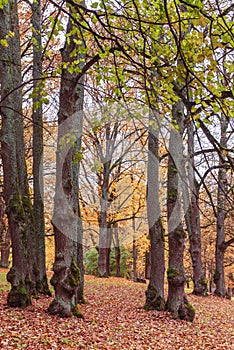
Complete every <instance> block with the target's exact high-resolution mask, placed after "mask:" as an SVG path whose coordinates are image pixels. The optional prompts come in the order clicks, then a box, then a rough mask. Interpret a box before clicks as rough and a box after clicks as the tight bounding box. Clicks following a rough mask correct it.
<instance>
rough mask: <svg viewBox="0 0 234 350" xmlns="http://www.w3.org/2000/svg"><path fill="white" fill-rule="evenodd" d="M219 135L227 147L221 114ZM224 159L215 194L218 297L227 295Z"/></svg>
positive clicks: (216, 281)
mask: <svg viewBox="0 0 234 350" xmlns="http://www.w3.org/2000/svg"><path fill="white" fill-rule="evenodd" d="M220 123H221V137H220V145H221V146H222V147H223V148H224V149H225V148H226V147H227V129H228V123H229V121H228V119H227V117H225V116H221V120H220ZM224 162H225V160H224V159H223V158H220V160H219V165H220V168H219V172H218V194H217V218H216V246H215V273H214V282H215V285H216V289H215V294H217V295H218V296H220V297H225V296H226V295H227V291H226V284H225V272H224V255H225V217H226V201H227V198H226V195H227V170H226V169H225V168H224V167H223V164H224Z"/></svg>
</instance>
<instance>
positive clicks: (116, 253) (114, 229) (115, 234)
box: [113, 223, 121, 277]
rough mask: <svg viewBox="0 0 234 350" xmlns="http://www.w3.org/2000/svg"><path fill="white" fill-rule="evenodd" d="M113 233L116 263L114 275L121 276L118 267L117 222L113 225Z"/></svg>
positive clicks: (119, 255) (119, 254)
mask: <svg viewBox="0 0 234 350" xmlns="http://www.w3.org/2000/svg"><path fill="white" fill-rule="evenodd" d="M113 226H114V227H113V233H114V235H113V236H114V246H115V265H116V277H121V268H120V257H121V253H120V245H119V228H118V223H115V224H114V225H113Z"/></svg>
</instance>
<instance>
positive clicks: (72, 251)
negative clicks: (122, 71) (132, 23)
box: [48, 19, 83, 317]
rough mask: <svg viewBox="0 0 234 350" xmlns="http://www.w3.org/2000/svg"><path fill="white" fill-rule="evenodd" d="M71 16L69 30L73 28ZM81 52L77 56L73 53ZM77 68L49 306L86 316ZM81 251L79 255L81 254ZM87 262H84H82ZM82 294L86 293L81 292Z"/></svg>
mask: <svg viewBox="0 0 234 350" xmlns="http://www.w3.org/2000/svg"><path fill="white" fill-rule="evenodd" d="M73 29H74V28H73V24H72V20H71V19H69V22H68V26H67V34H70V33H71V31H72V30H73ZM76 40H77V35H75V34H73V35H69V40H66V43H65V47H64V49H63V51H62V59H63V62H65V63H70V64H72V63H74V61H75V60H77V57H78V58H79V57H80V56H79V46H78V45H77V44H76ZM75 51H76V52H77V55H76V57H74V55H71V54H72V53H73V54H74V52H75ZM77 74H78V73H76V71H75V70H74V72H73V73H69V72H68V70H67V69H64V70H63V71H62V76H61V86H60V106H59V113H58V146H57V155H56V189H55V207H54V215H53V225H54V233H55V262H54V266H53V271H54V275H53V277H52V279H51V284H52V285H53V286H54V289H55V298H54V300H53V301H52V303H51V304H50V306H49V309H48V312H49V313H50V314H57V315H59V316H61V317H69V316H71V315H72V314H73V315H75V316H77V317H83V316H82V315H81V314H80V313H79V311H78V307H77V303H78V301H80V299H82V301H83V289H82V288H80V285H81V283H83V277H81V273H83V271H81V269H80V268H79V267H78V262H79V264H81V259H82V264H83V258H82V257H83V252H82V237H81V233H82V225H81V222H80V211H79V203H78V188H79V183H78V180H77V177H78V170H79V166H78V163H79V161H80V148H79V147H80V142H81V141H80V140H81V132H82V130H81V129H82V111H81V110H80V106H81V99H82V101H83V91H82V89H83V85H82V84H80V80H78V79H77ZM78 254H80V255H79V257H78ZM82 266H83V265H82ZM81 294H82V295H81Z"/></svg>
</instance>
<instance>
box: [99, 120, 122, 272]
mask: <svg viewBox="0 0 234 350" xmlns="http://www.w3.org/2000/svg"><path fill="white" fill-rule="evenodd" d="M105 131H106V145H105V154H104V150H102V149H101V147H100V143H99V140H97V139H96V143H97V149H98V156H99V159H100V161H101V163H102V167H103V172H102V181H101V184H100V193H101V196H100V215H99V247H98V275H99V277H108V276H109V275H110V268H109V265H110V263H109V259H110V248H111V240H112V234H111V229H110V227H109V225H108V222H107V215H108V207H109V181H110V174H111V161H112V157H113V153H114V149H115V142H116V138H117V133H118V123H117V122H115V123H114V126H113V130H112V131H111V123H110V122H108V123H107V124H106V126H105Z"/></svg>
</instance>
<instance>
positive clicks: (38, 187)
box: [31, 0, 51, 295]
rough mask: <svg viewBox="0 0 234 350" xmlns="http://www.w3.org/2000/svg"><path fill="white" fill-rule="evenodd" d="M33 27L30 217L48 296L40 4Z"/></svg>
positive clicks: (41, 288)
mask: <svg viewBox="0 0 234 350" xmlns="http://www.w3.org/2000/svg"><path fill="white" fill-rule="evenodd" d="M31 6H32V27H33V32H32V36H33V39H34V41H33V96H34V97H33V113H32V119H33V214H34V220H35V230H36V257H37V267H38V269H37V276H36V284H37V286H36V287H37V291H38V292H39V293H42V294H47V295H51V293H50V290H49V287H48V282H47V276H46V263H45V220H44V202H43V199H44V184H43V112H42V101H41V99H42V90H43V81H42V80H41V78H42V42H41V3H40V0H37V1H33V2H32V5H31Z"/></svg>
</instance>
